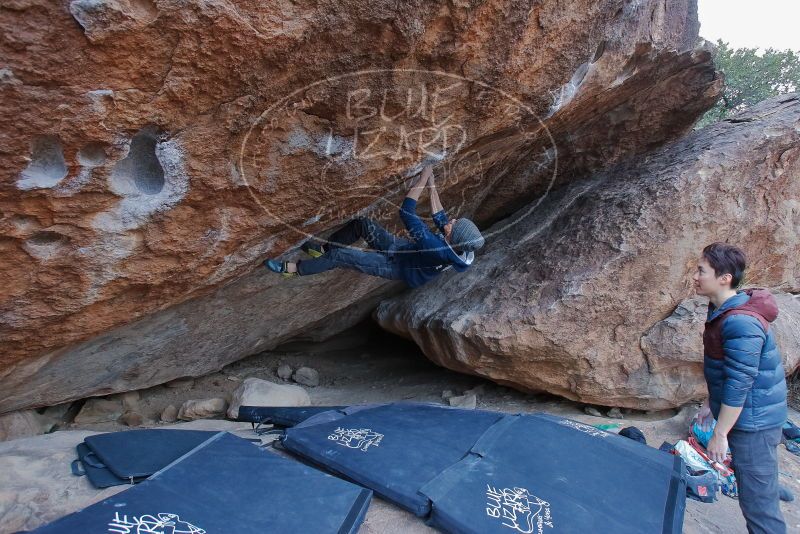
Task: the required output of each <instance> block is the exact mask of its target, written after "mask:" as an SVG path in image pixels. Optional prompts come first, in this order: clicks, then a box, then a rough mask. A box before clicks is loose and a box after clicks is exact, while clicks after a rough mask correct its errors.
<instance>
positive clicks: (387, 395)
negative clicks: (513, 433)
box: [64, 324, 800, 534]
mask: <svg viewBox="0 0 800 534" xmlns="http://www.w3.org/2000/svg"><path fill="white" fill-rule="evenodd" d="M281 364H288V365H290V366H291V367H292V368H293V369H297V368H298V367H301V366H308V367H312V368H314V369H316V370H317V371H318V372H319V375H320V384H319V386H317V387H310V388H306V389H307V391H308V393H309V395H310V397H311V400H312V403H313V404H314V405H350V404H362V403H374V402H386V401H397V400H413V401H422V402H441V403H446V401H444V400H443V393H444V392H446V391H449V392H452V393H454V394H456V395H459V394H461V393H462V392H464V391H466V390H469V389H472V388H476V387H478V388H479V389H478V408H482V409H490V410H498V411H503V412H532V411H543V412H547V413H551V414H557V415H561V416H565V417H569V418H572V419H576V420H580V421H583V422H585V423H588V424H592V425H596V424H608V423H620V425H621V426H620V428H621V427H624V426H630V425H633V426H636V427H638V428H639V429H640V430H642V431H643V432H644V434H645V436H646V438H647V443H648V445H650V446H653V447H658V446H659V445H660V444H661V443H662V442H663V441H669V442H671V443H674V442H675V441H677V440H678V439H680V438H683V437H685V436H686V432H687V429H688V424H689V421H690V419H691V417H692V416H693V415H694V413H695V412H696V410H697V406H685V407H684V408H683V409H681V410H668V411H663V412H658V413H645V412H632V411H629V410H623V411H622V413H623V418H617V419H614V418H608V417H594V416H591V415H587V414H586V413H585V408H586V407H585V405H582V404H579V403H575V402H571V401H567V400H564V399H561V398H558V397H554V396H551V395H531V394H525V393H521V392H518V391H515V390H513V389H509V388H506V387H502V386H497V385H495V384H493V383H491V382H488V381H486V380H483V379H480V378H477V377H472V376H467V375H461V374H458V373H454V372H451V371H448V370H446V369H442V368H440V367H437V366H435V365H433V364H432V363H430V362H429V361H428V360H427V359H426V358H425V357H424V356H423V355H422V354H421V352H420V351H419V349H418V348H417V347H416V345H414V344H413V343H411V342H409V341H406V340H403V339H399V338H397V337H394V336H391V335H389V334H386V333H384V332H382V331H380V330H379V329H378V328H376V327H372V326H370V325H368V324H367V325H366V326H365V325H360V326H358V327H355V328H353V329H351V330H349V331H347V332H345V333H342V334H340V335H337V336H335V337H334V338H332V339H331V340H328V341H326V342H321V343H316V342H310V341H294V342H291V343H288V344H286V345H284V346H282V347H279V348H278V349H277V350H273V351H269V352H264V353H262V354H258V355H255V356H252V357H250V358H247V359H244V360H241V361H239V362H236V363H234V364H231V365H229V366H227V367H225V368H224V369H222V370H221V371H220V372H218V373H214V374H212V375H208V376H205V377H201V378H197V379H195V380H194V381H186V383H183V384H182V385H180V386H179V387H167V386H157V387H154V388H150V389H147V390H143V391H140V394H141V400H140V402H139V405H140V412H141V413H142V414H143V415H144V416H145V417H146V418H148V419H149V420H150V421H148V422H146V423H145V425H146V426H158V425H159V423H157V421H158V419H159V414H160V413H161V412H162V410H163V409H164V408H165V407H167V406H168V405H170V404H174V405H175V406H176V407H180V405H181V404H182V403H183V402H184V401H185V400H188V399H204V398H211V397H227V398H230V394H231V393H232V392H233V391H234V390H235V389H236V387H237V386H238V385H239V384H240V382H241V381H242V380H243V379H245V378H248V377H257V378H263V379H266V380H271V381H275V382H281V379H280V378H278V377H277V375H276V370H277V368H278V366H279V365H281ZM600 410H601V411H602V412H603V413H606V412H607V409H605V408H600ZM791 417H792V418H793V419H795V420H798V419H800V414H798V412H796V411H794V410H792V412H791ZM67 428H68V429H70V430H95V431H112V430H122V429H125V428H127V427H124V426H122V425H121V424H119V423H116V422H113V423H112V422H109V423H98V424H92V425H77V424H74V423H73V424H70V425H65V428H64V429H67ZM779 455H780V472H781V475H780V478H781V483H782V484H783V485H784V486H786V487H787V488H790V489H791V490H792V491H793V493H794V494H795V495H797V496H798V497H800V457H796V456H794V455H792V454H791V453H789V452H788V451H787V450H786V449H785V448H784V447H783V446H782V445H781V446H779ZM799 503H800V498H798V499H796V500H795V501H794V502H790V503H782V509H783V513H784V517H785V519H786V523H787V526H788V527H789V532H800V504H799ZM361 531H362V532H366V533H368V534H377V533H387V534H388V533H396V532H409V533H423V532H434V531H433V530H432V529H430V528H428V527H426V526H425V525H424V524H423V523H422V522H421V521H419V520H418V519H416V518H415V517H413V516H412V515H411V514H409V513H407V512H405V511H403V510H401V509H399V508H397V507H395V506H394V505H392V504H389V503H386V502H383V501H381V500H379V499H375V501H373V504H372V506H371V508H370V511H369V513H368V515H367V520H366V522H365V524H364V527H363V528H362V530H361ZM684 532H685V533H687V534H700V533H726V534H731V533H737V532H746V529H745V526H744V520H743V519H742V516H741V513H740V511H739V508H738V503H737V502H736V501H735V500H734V499H731V498H729V497H726V496H724V495H721V496H720V499H719V500H718V502H716V503H713V504H703V503H699V502H696V501H692V500H687V510H686V516H685V522H684Z"/></svg>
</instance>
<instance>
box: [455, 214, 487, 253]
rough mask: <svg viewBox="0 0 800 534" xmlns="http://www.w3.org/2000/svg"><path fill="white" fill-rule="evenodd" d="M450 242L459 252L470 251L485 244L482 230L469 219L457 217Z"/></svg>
mask: <svg viewBox="0 0 800 534" xmlns="http://www.w3.org/2000/svg"><path fill="white" fill-rule="evenodd" d="M450 243H451V245H452V247H453V249H454V250H456V251H457V252H470V251H474V250H478V249H479V248H481V247H482V246H483V243H484V240H483V236H482V235H481V231H480V230H478V227H477V226H475V223H474V222H472V221H470V220H469V219H456V222H455V223H454V224H453V230H452V231H451V232H450Z"/></svg>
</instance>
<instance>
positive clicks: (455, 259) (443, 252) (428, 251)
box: [395, 197, 475, 287]
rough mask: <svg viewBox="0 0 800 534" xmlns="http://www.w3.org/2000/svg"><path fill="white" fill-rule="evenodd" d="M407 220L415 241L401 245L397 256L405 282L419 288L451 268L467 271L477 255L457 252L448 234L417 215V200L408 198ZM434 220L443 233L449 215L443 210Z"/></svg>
mask: <svg viewBox="0 0 800 534" xmlns="http://www.w3.org/2000/svg"><path fill="white" fill-rule="evenodd" d="M400 219H401V220H402V221H403V224H404V225H405V227H406V229H407V230H408V234H409V236H410V237H411V240H410V241H409V242H408V243H406V244H403V245H401V246H399V247H397V252H396V253H395V258H396V259H397V261H398V262H399V264H400V266H401V268H402V271H403V276H404V281H405V282H406V284H408V285H409V286H410V287H419V286H421V285H423V284H425V283H427V282H429V281H430V280H432V279H433V278H435V277H437V276H438V275H439V274H441V273H442V272H443V271H445V270H446V269H448V268H449V267H451V266H452V267H453V269H455V270H456V271H458V272H463V271H466V270H467V268H469V266H470V264H471V263H472V261H473V259H474V258H475V254H474V253H473V252H467V253H462V254H461V255H459V254H457V253H456V251H454V250H453V248H452V247H451V246H450V244H449V243H448V242H447V241H445V239H444V234H442V233H433V232H431V230H430V228H428V225H427V224H425V222H424V221H423V220H422V219H420V218H419V216H418V215H417V201H416V200H414V199H413V198H410V197H406V198H405V200H403V203H402V204H401V206H400ZM433 221H434V223H435V224H436V226H437V227H438V228H439V231H440V232H442V231H443V228H444V225H446V224H447V222H448V219H447V214H446V213H445V211H444V210H443V209H442V210H439V211H437V212H436V213H434V214H433Z"/></svg>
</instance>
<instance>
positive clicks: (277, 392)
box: [228, 377, 311, 419]
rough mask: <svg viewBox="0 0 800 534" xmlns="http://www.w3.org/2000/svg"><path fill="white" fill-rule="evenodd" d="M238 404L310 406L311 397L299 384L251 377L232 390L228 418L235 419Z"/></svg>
mask: <svg viewBox="0 0 800 534" xmlns="http://www.w3.org/2000/svg"><path fill="white" fill-rule="evenodd" d="M240 406H311V399H310V398H309V396H308V393H306V390H304V389H303V388H301V387H300V386H294V385H290V384H276V383H274V382H269V381H267V380H261V379H260V378H252V377H251V378H246V379H245V380H244V382H242V384H241V385H240V386H239V387H238V388H236V391H234V392H233V396H232V398H231V404H230V407H229V408H228V418H230V419H236V418H237V417H238V416H239V407H240Z"/></svg>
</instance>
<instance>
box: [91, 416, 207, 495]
mask: <svg viewBox="0 0 800 534" xmlns="http://www.w3.org/2000/svg"><path fill="white" fill-rule="evenodd" d="M214 434H216V432H209V431H204V430H177V429H175V430H169V429H163V428H162V429H142V430H125V431H122V432H109V433H106V434H95V435H93V436H89V437H87V438H86V439H85V440H84V443H85V444H86V446H87V447H88V448H89V449H90V450H91V452H92V453H94V457H96V458H97V459H99V460H100V462H102V463H103V465H105V466H106V467H107V468H108V470H109V471H111V473H113V474H114V475H116V476H117V477H119V478H121V479H123V480H124V481H126V482H128V483H130V481H131V479H134V481H135V479H137V478H143V477H149V476H150V475H152V474H153V473H155V472H156V471H158V470H159V469H163V468H164V467H166V466H167V465H169V464H170V463H172V462H174V461H175V460H177V459H178V458H180V457H181V456H183V455H184V454H186V453H187V452H189V451H191V450H192V449H194V448H195V447H197V446H198V445H200V444H201V443H203V442H204V441H206V440H207V439H209V438H210V437H212V436H213V435H214ZM79 453H80V451H79Z"/></svg>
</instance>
